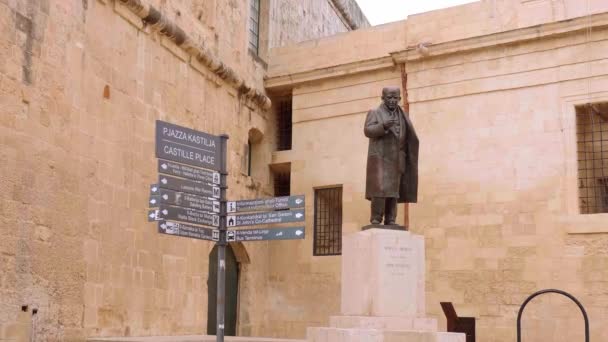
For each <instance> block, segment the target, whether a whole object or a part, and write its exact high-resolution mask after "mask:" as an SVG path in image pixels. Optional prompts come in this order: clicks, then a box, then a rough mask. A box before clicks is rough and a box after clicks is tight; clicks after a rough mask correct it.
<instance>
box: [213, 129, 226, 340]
mask: <svg viewBox="0 0 608 342" xmlns="http://www.w3.org/2000/svg"><path fill="white" fill-rule="evenodd" d="M227 145H228V135H226V134H222V135H220V148H221V151H220V155H221V162H220V189H221V190H220V227H219V228H220V240H219V241H218V242H217V261H218V265H217V322H216V323H217V329H216V332H215V334H216V341H217V342H224V328H225V326H224V316H225V313H224V310H225V308H226V245H227V244H228V243H227V241H226V230H227V229H226V190H227V189H228V186H227V184H226V178H227V176H228V171H227V167H226V157H227V153H226V152H227Z"/></svg>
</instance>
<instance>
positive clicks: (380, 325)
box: [329, 316, 437, 332]
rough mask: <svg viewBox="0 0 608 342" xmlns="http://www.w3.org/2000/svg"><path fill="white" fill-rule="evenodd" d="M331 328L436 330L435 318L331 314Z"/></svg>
mask: <svg viewBox="0 0 608 342" xmlns="http://www.w3.org/2000/svg"><path fill="white" fill-rule="evenodd" d="M329 325H330V327H331V328H338V329H356V328H359V329H378V330H415V331H431V332H436V331H437V320H436V319H434V318H421V317H378V316H331V317H330V318H329Z"/></svg>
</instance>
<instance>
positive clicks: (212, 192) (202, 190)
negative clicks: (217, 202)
mask: <svg viewBox="0 0 608 342" xmlns="http://www.w3.org/2000/svg"><path fill="white" fill-rule="evenodd" d="M158 185H159V187H160V188H161V189H169V190H175V191H181V192H187V193H191V194H195V195H200V196H207V197H213V198H220V186H218V185H213V184H207V183H200V182H195V181H191V180H187V179H182V178H176V177H171V176H164V175H160V176H158Z"/></svg>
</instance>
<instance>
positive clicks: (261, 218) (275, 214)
mask: <svg viewBox="0 0 608 342" xmlns="http://www.w3.org/2000/svg"><path fill="white" fill-rule="evenodd" d="M304 216H305V215H304V209H297V210H282V211H271V212H267V213H253V214H241V215H228V216H226V226H227V227H242V226H256V225H261V224H272V223H287V222H302V221H304Z"/></svg>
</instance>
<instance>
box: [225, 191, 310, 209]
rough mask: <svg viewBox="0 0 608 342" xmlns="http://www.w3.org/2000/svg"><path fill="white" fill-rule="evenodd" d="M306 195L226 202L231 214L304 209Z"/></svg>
mask: <svg viewBox="0 0 608 342" xmlns="http://www.w3.org/2000/svg"><path fill="white" fill-rule="evenodd" d="M304 205H305V203H304V195H298V196H283V197H273V198H258V199H253V200H244V201H228V202H226V210H227V212H229V213H239V212H246V211H269V210H283V209H294V208H304Z"/></svg>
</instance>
